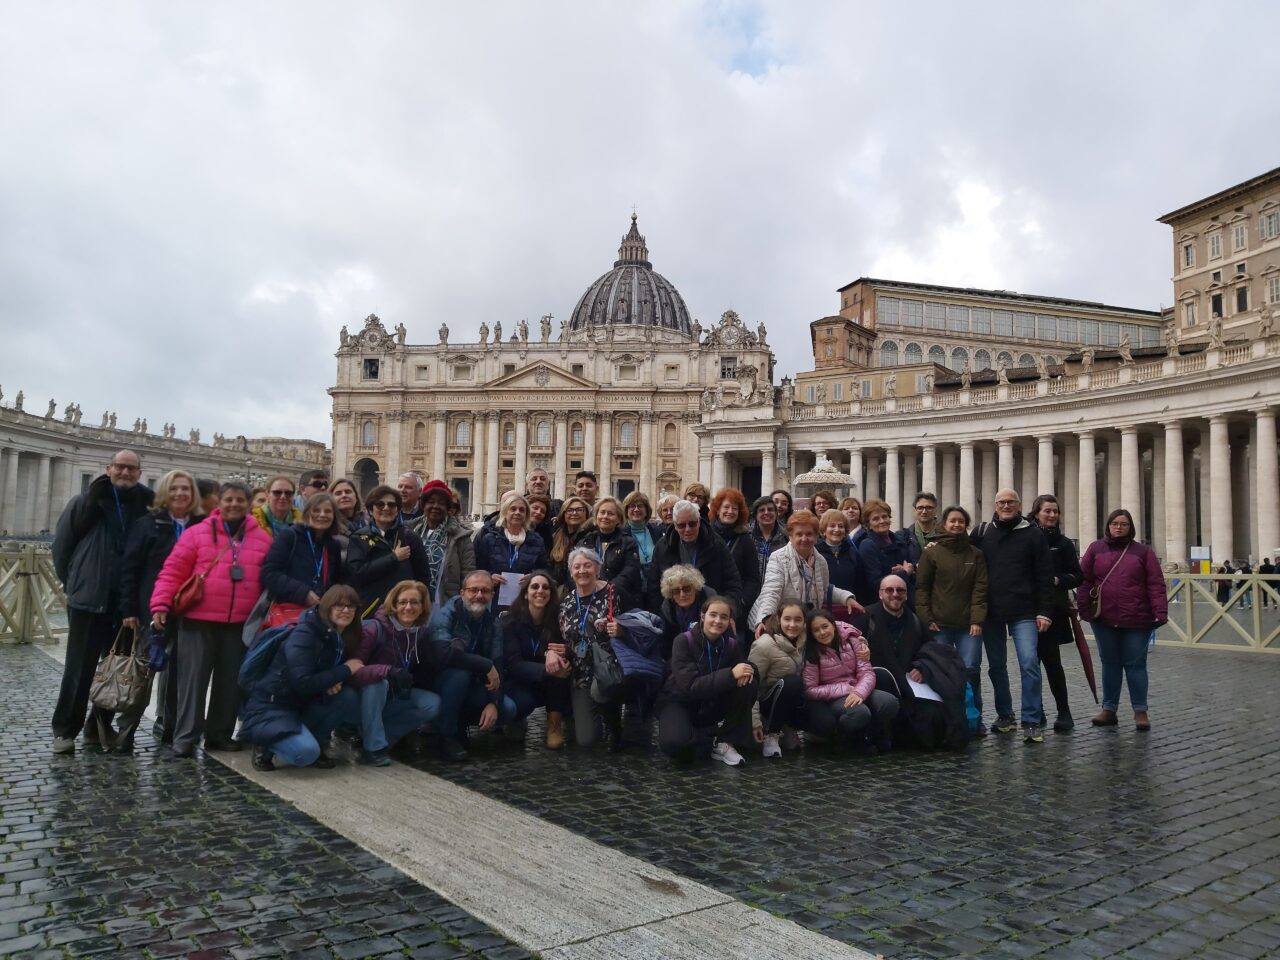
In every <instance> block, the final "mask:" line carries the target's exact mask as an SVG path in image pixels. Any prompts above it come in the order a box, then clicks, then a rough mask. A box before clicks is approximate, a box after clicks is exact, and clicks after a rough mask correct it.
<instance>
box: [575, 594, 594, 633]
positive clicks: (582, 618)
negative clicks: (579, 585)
mask: <svg viewBox="0 0 1280 960" xmlns="http://www.w3.org/2000/svg"><path fill="white" fill-rule="evenodd" d="M573 602H574V603H576V604H577V605H578V635H579V636H581V637H582V638H583V639H586V636H587V618H588V617H590V616H591V599H590V598H587V606H586V609H583V606H582V597H580V596H578V591H576V590H575V591H574V592H573Z"/></svg>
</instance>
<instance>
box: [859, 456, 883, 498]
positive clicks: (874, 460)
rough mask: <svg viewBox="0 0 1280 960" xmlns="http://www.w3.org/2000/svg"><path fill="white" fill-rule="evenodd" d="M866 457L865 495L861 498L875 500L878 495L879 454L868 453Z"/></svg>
mask: <svg viewBox="0 0 1280 960" xmlns="http://www.w3.org/2000/svg"><path fill="white" fill-rule="evenodd" d="M866 457H867V495H866V497H864V498H863V499H869V500H876V499H879V497H880V455H879V454H876V453H868V454H867V455H866Z"/></svg>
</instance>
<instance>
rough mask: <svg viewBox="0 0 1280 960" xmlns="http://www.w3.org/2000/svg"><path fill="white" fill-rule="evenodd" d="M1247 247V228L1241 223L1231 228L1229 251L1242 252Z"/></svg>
mask: <svg viewBox="0 0 1280 960" xmlns="http://www.w3.org/2000/svg"><path fill="white" fill-rule="evenodd" d="M1248 245H1249V228H1248V227H1247V226H1246V225H1245V224H1244V222H1243V221H1242V222H1240V223H1237V224H1236V225H1235V226H1234V227H1232V228H1231V249H1232V250H1243V249H1244V248H1245V247H1247V246H1248Z"/></svg>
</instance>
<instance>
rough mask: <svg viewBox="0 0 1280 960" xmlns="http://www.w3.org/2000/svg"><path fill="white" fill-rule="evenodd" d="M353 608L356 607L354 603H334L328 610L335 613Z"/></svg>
mask: <svg viewBox="0 0 1280 960" xmlns="http://www.w3.org/2000/svg"><path fill="white" fill-rule="evenodd" d="M355 608H356V605H355V604H354V603H335V604H334V605H333V606H332V607H330V608H329V609H330V610H333V611H335V612H337V611H338V610H354V609H355Z"/></svg>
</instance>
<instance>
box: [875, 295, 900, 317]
mask: <svg viewBox="0 0 1280 960" xmlns="http://www.w3.org/2000/svg"><path fill="white" fill-rule="evenodd" d="M876 323H898V298H897V297H876Z"/></svg>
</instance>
